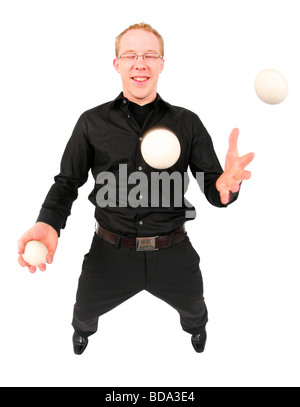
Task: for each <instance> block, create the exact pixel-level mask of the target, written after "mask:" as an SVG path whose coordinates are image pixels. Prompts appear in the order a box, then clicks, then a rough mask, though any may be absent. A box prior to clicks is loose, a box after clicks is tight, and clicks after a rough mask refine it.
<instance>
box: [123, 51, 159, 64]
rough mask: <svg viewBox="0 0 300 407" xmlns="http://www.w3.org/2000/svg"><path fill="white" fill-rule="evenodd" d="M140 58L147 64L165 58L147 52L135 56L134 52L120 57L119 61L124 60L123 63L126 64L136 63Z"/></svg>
mask: <svg viewBox="0 0 300 407" xmlns="http://www.w3.org/2000/svg"><path fill="white" fill-rule="evenodd" d="M139 57H142V58H143V60H144V61H145V62H155V61H158V60H159V59H162V58H163V57H162V56H161V55H159V54H156V53H154V52H147V53H146V54H142V55H138V54H135V53H134V52H125V54H122V55H120V56H118V57H117V59H122V61H125V62H134V61H137V60H138V58H139Z"/></svg>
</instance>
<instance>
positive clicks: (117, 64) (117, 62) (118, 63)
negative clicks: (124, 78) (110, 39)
mask: <svg viewBox="0 0 300 407" xmlns="http://www.w3.org/2000/svg"><path fill="white" fill-rule="evenodd" d="M113 64H114V67H115V70H116V71H117V72H118V73H120V68H119V65H120V62H119V60H118V59H117V58H116V59H114V61H113Z"/></svg>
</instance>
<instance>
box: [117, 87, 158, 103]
mask: <svg viewBox="0 0 300 407" xmlns="http://www.w3.org/2000/svg"><path fill="white" fill-rule="evenodd" d="M123 96H124V97H125V98H127V99H128V100H129V101H130V102H133V103H136V104H137V105H140V106H144V105H148V104H149V103H152V102H154V101H155V99H156V96H157V93H156V92H154V93H153V94H151V95H149V96H147V97H145V98H137V97H135V96H133V95H131V94H130V93H128V92H126V91H124V90H123Z"/></svg>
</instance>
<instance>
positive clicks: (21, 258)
mask: <svg viewBox="0 0 300 407" xmlns="http://www.w3.org/2000/svg"><path fill="white" fill-rule="evenodd" d="M18 263H19V264H20V266H21V267H28V266H29V264H28V263H26V261H25V260H24V259H23V257H22V256H19V257H18Z"/></svg>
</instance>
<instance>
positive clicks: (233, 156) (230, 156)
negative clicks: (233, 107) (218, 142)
mask: <svg viewBox="0 0 300 407" xmlns="http://www.w3.org/2000/svg"><path fill="white" fill-rule="evenodd" d="M238 137H239V130H238V129H233V130H232V132H231V134H230V137H229V148H228V152H227V154H226V159H225V170H224V172H223V174H222V175H221V176H220V177H219V178H218V179H217V182H216V187H217V190H218V191H219V192H220V198H221V202H222V204H224V205H226V204H228V203H229V201H230V193H234V192H238V191H239V189H240V184H241V182H242V181H244V180H246V179H249V178H250V177H251V172H250V171H247V170H245V168H246V167H247V165H248V164H250V162H251V161H252V160H253V159H254V153H249V154H246V155H243V156H242V157H240V156H239V152H238V147H237V141H238Z"/></svg>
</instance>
